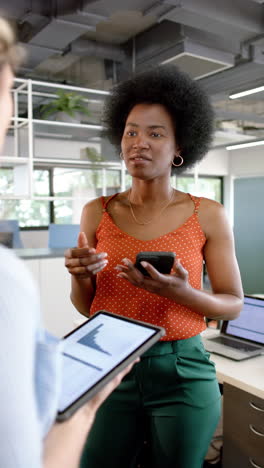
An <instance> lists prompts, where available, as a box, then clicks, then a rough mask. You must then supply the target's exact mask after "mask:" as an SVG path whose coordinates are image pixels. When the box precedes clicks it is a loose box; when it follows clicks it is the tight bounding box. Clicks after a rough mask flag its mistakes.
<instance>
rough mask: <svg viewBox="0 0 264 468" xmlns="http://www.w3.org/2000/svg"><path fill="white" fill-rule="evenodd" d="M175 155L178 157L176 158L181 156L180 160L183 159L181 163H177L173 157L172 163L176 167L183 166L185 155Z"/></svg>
mask: <svg viewBox="0 0 264 468" xmlns="http://www.w3.org/2000/svg"><path fill="white" fill-rule="evenodd" d="M175 157H176V158H180V160H181V161H180V163H179V164H175V162H174V159H173V161H172V163H171V164H172V165H173V166H174V167H180V166H182V165H183V162H184V159H183V157H182V156H181V155H180V154H177V155H175Z"/></svg>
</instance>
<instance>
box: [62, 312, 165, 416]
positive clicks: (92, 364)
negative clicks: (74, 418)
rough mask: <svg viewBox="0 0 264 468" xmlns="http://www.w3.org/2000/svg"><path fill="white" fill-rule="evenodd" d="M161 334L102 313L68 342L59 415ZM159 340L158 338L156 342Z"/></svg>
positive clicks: (146, 326)
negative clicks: (153, 337)
mask: <svg viewBox="0 0 264 468" xmlns="http://www.w3.org/2000/svg"><path fill="white" fill-rule="evenodd" d="M157 333H158V335H159V337H160V336H162V334H163V333H162V334H161V330H160V329H158V328H157V327H156V328H155V327H153V328H151V326H148V325H147V324H146V325H144V324H140V322H139V323H137V322H133V321H129V320H127V319H125V318H123V317H120V316H115V315H111V314H109V315H108V313H103V312H102V313H101V312H100V313H99V314H96V315H95V316H93V317H92V318H91V319H90V320H88V321H87V322H85V324H83V325H82V326H81V327H80V328H78V329H77V330H75V331H74V332H73V333H71V334H70V335H69V336H67V337H66V338H65V342H64V344H65V347H64V352H63V367H62V374H63V375H62V393H61V397H60V401H59V412H63V411H65V410H66V408H68V407H69V406H70V405H72V404H73V403H74V402H75V401H76V400H77V399H78V398H80V397H81V396H82V395H83V394H84V393H87V391H88V390H89V389H91V388H93V387H94V386H95V385H96V384H97V383H98V382H100V381H101V380H102V378H104V377H105V376H106V375H107V374H108V373H109V372H110V371H112V370H113V369H114V368H115V367H116V366H117V365H118V364H120V363H121V362H122V361H123V360H124V359H125V358H127V357H128V356H129V355H131V354H132V353H133V352H134V351H135V350H136V349H138V348H139V347H140V346H141V345H142V344H143V343H145V342H146V341H147V340H148V339H149V338H151V337H152V336H154V335H156V334H157ZM157 339H158V338H157Z"/></svg>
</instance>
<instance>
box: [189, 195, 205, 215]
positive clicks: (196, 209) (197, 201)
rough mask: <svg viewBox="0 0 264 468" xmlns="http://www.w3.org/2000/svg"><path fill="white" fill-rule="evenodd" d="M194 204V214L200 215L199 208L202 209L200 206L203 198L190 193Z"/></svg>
mask: <svg viewBox="0 0 264 468" xmlns="http://www.w3.org/2000/svg"><path fill="white" fill-rule="evenodd" d="M188 195H189V196H190V197H191V199H192V201H193V203H194V213H198V212H199V208H200V204H201V200H202V198H203V197H195V196H194V195H191V194H190V193H189V194H188Z"/></svg>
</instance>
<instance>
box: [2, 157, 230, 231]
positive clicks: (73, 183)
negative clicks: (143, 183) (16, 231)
mask: <svg viewBox="0 0 264 468" xmlns="http://www.w3.org/2000/svg"><path fill="white" fill-rule="evenodd" d="M14 179H15V176H14V170H13V169H12V168H2V169H0V190H1V192H2V193H5V194H10V195H12V194H13V193H14ZM171 182H172V185H173V187H175V188H177V189H178V190H182V191H183V192H189V193H192V194H193V195H198V196H204V197H207V198H211V199H213V200H216V201H218V202H220V203H222V201H223V178H222V177H213V176H199V177H198V179H197V183H196V184H195V180H194V177H193V176H189V175H183V176H177V177H175V176H172V178H171ZM33 184H34V185H33V187H34V197H35V198H36V199H35V200H3V199H2V200H1V199H0V216H1V218H5V219H18V221H19V225H20V227H21V228H22V229H23V228H24V229H29V228H30V229H32V228H36V229H39V228H45V227H47V226H48V225H49V223H58V224H64V223H66V224H67V223H79V222H80V217H81V212H82V208H83V206H84V204H85V203H86V202H87V201H88V200H91V199H93V198H96V197H99V196H101V195H112V194H114V193H116V192H119V191H121V190H122V182H121V168H112V167H110V168H109V167H103V166H102V167H99V168H98V166H97V167H96V168H92V167H91V168H88V169H86V168H85V169H84V168H76V167H72V168H69V167H49V168H46V167H45V168H43V167H37V168H35V169H34V177H33ZM124 185H125V187H126V189H127V188H129V187H130V186H131V176H130V175H129V174H127V173H126V174H125V180H124Z"/></svg>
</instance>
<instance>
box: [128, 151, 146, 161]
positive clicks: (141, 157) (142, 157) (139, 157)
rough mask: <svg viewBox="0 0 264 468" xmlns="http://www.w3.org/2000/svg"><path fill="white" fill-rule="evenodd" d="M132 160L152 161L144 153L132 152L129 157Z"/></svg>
mask: <svg viewBox="0 0 264 468" xmlns="http://www.w3.org/2000/svg"><path fill="white" fill-rule="evenodd" d="M129 160H130V161H151V159H150V158H149V157H148V156H146V155H144V154H138V153H137V154H132V155H131V156H130V158H129Z"/></svg>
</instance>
